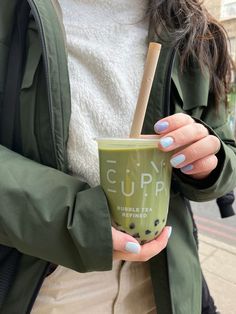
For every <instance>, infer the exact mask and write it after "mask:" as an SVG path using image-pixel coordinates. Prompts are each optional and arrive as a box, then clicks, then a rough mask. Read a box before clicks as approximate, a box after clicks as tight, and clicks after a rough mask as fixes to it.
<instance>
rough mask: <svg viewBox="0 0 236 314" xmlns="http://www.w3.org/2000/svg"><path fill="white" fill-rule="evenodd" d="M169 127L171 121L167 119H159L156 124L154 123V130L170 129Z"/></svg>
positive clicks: (157, 131)
mask: <svg viewBox="0 0 236 314" xmlns="http://www.w3.org/2000/svg"><path fill="white" fill-rule="evenodd" d="M168 127H169V123H168V122H167V121H162V122H161V121H160V122H159V121H158V122H157V123H156V124H155V125H154V130H155V132H156V133H159V132H162V131H165V130H166V129H168Z"/></svg>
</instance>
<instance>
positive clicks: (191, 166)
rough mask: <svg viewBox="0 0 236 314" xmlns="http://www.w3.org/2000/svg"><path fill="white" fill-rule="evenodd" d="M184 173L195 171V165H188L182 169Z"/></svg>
mask: <svg viewBox="0 0 236 314" xmlns="http://www.w3.org/2000/svg"><path fill="white" fill-rule="evenodd" d="M180 170H181V171H182V172H183V173H185V172H188V171H190V170H193V165H187V166H185V167H183V168H181V169H180Z"/></svg>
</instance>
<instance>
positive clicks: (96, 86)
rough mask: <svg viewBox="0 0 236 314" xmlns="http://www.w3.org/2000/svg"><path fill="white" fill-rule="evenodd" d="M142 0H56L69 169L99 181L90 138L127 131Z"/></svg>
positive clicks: (141, 43) (142, 39)
mask: <svg viewBox="0 0 236 314" xmlns="http://www.w3.org/2000/svg"><path fill="white" fill-rule="evenodd" d="M146 3H147V2H146V1H144V0H129V1H126V0H119V1H117V0H96V1H94V0H59V4H60V6H61V9H62V14H63V23H64V26H65V31H66V37H67V47H68V63H69V77H70V85H71V98H72V115H71V121H70V131H69V141H68V158H69V166H70V170H71V172H72V173H74V174H75V175H77V176H79V178H80V179H81V180H83V181H86V182H88V183H89V184H90V185H91V186H95V185H97V184H98V183H99V171H98V153H97V145H96V142H95V140H94V138H96V137H110V136H112V137H126V136H128V135H129V131H130V126H131V122H132V118H133V114H134V109H135V105H136V101H137V97H138V91H139V87H140V84H141V78H142V73H143V67H144V61H145V58H146V53H147V35H148V21H147V19H144V17H145V11H146Z"/></svg>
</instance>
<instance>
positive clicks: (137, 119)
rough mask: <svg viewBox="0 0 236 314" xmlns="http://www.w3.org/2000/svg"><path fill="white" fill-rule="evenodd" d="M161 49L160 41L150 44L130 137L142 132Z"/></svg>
mask: <svg viewBox="0 0 236 314" xmlns="http://www.w3.org/2000/svg"><path fill="white" fill-rule="evenodd" d="M160 51H161V45H160V44H158V43H150V44H149V48H148V54H147V59H146V63H145V67H144V73H143V79H142V83H141V87H140V91H139V96H138V101H137V105H136V109H135V113H134V119H133V123H132V126H131V131H130V137H138V136H139V135H140V134H141V131H142V127H143V121H144V117H145V113H146V109H147V104H148V99H149V95H150V92H151V88H152V82H153V79H154V75H155V71H156V66H157V62H158V59H159V55H160Z"/></svg>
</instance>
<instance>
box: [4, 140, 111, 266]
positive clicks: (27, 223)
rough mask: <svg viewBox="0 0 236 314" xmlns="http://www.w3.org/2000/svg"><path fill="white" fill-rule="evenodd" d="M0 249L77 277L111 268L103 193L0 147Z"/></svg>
mask: <svg viewBox="0 0 236 314" xmlns="http://www.w3.org/2000/svg"><path fill="white" fill-rule="evenodd" d="M0 178H1V179H0V208H1V210H0V244H3V245H6V246H10V247H14V248H16V249H18V250H19V251H20V252H22V253H25V254H28V255H32V256H36V257H38V258H41V259H43V260H47V261H50V262H52V263H55V264H60V265H63V266H65V267H68V268H71V269H74V270H76V271H79V272H88V271H95V270H96V271H101V270H109V269H111V267H112V237H111V221H110V215H109V209H108V205H107V201H106V197H105V195H104V193H103V190H102V188H101V187H99V186H98V187H95V188H89V186H87V184H85V183H83V182H81V181H79V180H78V179H76V178H75V177H72V176H69V175H67V174H64V173H63V172H60V171H58V170H55V169H53V168H49V167H46V166H43V165H41V164H38V163H36V162H34V161H31V160H29V159H27V158H24V157H22V156H21V155H18V154H16V153H14V152H12V151H10V150H8V149H6V148H5V147H3V146H0Z"/></svg>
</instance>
